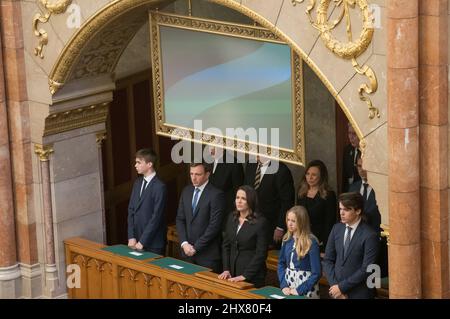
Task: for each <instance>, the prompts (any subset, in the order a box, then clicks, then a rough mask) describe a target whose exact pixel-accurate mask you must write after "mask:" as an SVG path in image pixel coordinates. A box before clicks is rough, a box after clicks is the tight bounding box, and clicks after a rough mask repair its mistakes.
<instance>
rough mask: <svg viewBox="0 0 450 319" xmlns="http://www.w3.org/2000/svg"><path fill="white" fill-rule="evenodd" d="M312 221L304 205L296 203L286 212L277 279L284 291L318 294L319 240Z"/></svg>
mask: <svg viewBox="0 0 450 319" xmlns="http://www.w3.org/2000/svg"><path fill="white" fill-rule="evenodd" d="M309 225H310V223H309V217H308V212H307V211H306V209H305V208H304V207H303V206H294V207H292V208H291V209H290V210H288V212H287V213H286V226H287V232H286V234H285V235H284V237H283V244H282V246H281V250H280V256H279V258H278V279H279V281H280V288H281V289H282V291H283V293H284V294H285V295H304V296H306V297H308V298H319V284H318V282H319V279H320V276H321V266H320V251H319V243H318V240H317V238H316V237H315V236H314V235H313V234H312V233H311V230H310V226H309Z"/></svg>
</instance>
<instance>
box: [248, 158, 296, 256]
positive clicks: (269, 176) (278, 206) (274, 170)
mask: <svg viewBox="0 0 450 319" xmlns="http://www.w3.org/2000/svg"><path fill="white" fill-rule="evenodd" d="M244 184H245V185H249V186H252V187H253V188H255V190H256V193H257V194H258V203H259V212H260V213H261V214H262V215H263V216H264V217H265V218H266V219H267V220H268V222H269V227H270V234H269V235H270V241H269V242H271V241H272V240H273V244H275V247H277V246H280V245H281V240H282V238H283V235H284V233H285V230H286V220H285V216H286V212H287V211H288V210H289V209H290V208H291V207H292V206H294V202H295V190H294V180H293V178H292V174H291V171H290V170H289V168H288V167H287V166H286V165H285V164H284V163H282V162H277V161H273V160H270V159H268V158H265V157H263V156H258V157H257V162H256V163H250V162H249V163H247V166H246V168H245V180H244ZM273 246H274V245H272V248H273Z"/></svg>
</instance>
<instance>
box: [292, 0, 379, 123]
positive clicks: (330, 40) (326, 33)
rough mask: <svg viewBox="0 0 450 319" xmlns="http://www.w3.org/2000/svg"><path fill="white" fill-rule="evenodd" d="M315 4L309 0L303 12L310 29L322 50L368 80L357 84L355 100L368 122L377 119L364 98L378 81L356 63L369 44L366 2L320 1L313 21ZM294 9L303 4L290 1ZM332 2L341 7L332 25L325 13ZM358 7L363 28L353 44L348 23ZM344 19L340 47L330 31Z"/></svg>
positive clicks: (369, 18) (370, 28) (370, 30)
mask: <svg viewBox="0 0 450 319" xmlns="http://www.w3.org/2000/svg"><path fill="white" fill-rule="evenodd" d="M316 1H317V0H309V5H308V6H307V8H306V14H307V16H308V18H309V21H310V23H311V25H312V26H313V27H314V28H315V29H317V30H318V31H319V33H320V37H321V39H322V41H323V42H324V44H325V46H326V47H327V48H328V49H329V50H330V51H331V52H333V53H334V54H335V55H337V56H339V57H341V58H343V59H347V60H351V61H352V65H353V67H354V69H355V71H356V72H357V73H358V74H360V75H365V76H366V77H367V78H368V79H369V83H368V84H367V83H364V84H361V85H360V87H359V89H358V92H359V98H360V99H361V100H362V101H364V102H366V104H367V106H368V108H369V119H373V118H375V117H380V111H379V109H378V108H376V107H374V106H373V104H372V101H371V99H370V97H368V96H367V95H369V94H373V93H375V92H376V91H377V89H378V81H377V78H376V75H375V72H374V71H373V70H372V68H370V67H369V66H367V65H360V64H359V63H358V61H357V60H356V58H357V57H359V56H360V55H361V54H362V53H364V52H365V51H366V50H367V48H368V47H369V45H370V43H371V42H372V38H373V33H374V27H373V17H372V14H371V12H370V9H369V7H368V5H367V0H320V3H319V5H318V6H317V9H316V19H315V20H314V19H313V17H312V15H311V11H312V10H313V9H314V8H315V7H316ZM291 2H292V4H293V5H294V6H295V5H297V4H299V3H303V2H304V0H291ZM332 2H334V3H335V6H336V7H341V11H340V12H339V15H338V18H337V19H336V20H334V21H331V22H330V21H329V18H328V11H329V10H328V9H329V7H330V4H331V3H332ZM356 5H357V6H358V8H359V10H361V13H362V17H363V21H362V22H363V27H362V31H361V34H360V35H359V38H358V39H357V40H355V41H354V40H353V34H352V26H351V21H350V8H352V9H353V8H355V7H356ZM344 17H345V19H346V24H347V26H346V31H347V38H348V42H347V43H342V42H340V41H338V40H337V39H336V38H334V37H333V35H332V31H333V30H334V29H335V28H336V27H337V26H338V25H339V24H340V23H341V22H342V20H343V19H344Z"/></svg>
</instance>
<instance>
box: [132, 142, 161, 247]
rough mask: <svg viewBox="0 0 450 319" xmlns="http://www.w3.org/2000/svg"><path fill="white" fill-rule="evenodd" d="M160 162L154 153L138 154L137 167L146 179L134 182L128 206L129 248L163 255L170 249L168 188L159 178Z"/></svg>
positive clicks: (139, 152) (146, 150) (148, 150)
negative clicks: (157, 167) (168, 242)
mask: <svg viewBox="0 0 450 319" xmlns="http://www.w3.org/2000/svg"><path fill="white" fill-rule="evenodd" d="M156 161H157V156H156V153H155V152H154V151H153V150H151V149H141V150H139V151H137V153H136V163H135V165H134V167H135V168H136V171H137V173H138V174H141V175H142V176H141V177H139V178H138V179H136V181H135V182H134V185H133V190H132V192H131V197H130V202H129V204H128V246H129V247H132V248H135V249H139V250H142V249H144V250H147V251H151V252H154V253H156V254H160V255H162V254H164V250H165V247H166V233H167V225H166V220H165V216H164V211H165V208H166V202H167V188H166V185H165V184H164V183H163V182H162V181H161V180H160V179H159V178H158V177H157V176H156V171H155V164H156Z"/></svg>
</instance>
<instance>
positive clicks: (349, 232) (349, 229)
mask: <svg viewBox="0 0 450 319" xmlns="http://www.w3.org/2000/svg"><path fill="white" fill-rule="evenodd" d="M351 238H352V228H351V227H350V226H347V236H345V240H344V256H345V255H346V254H347V251H348V247H349V246H350V240H351Z"/></svg>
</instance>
